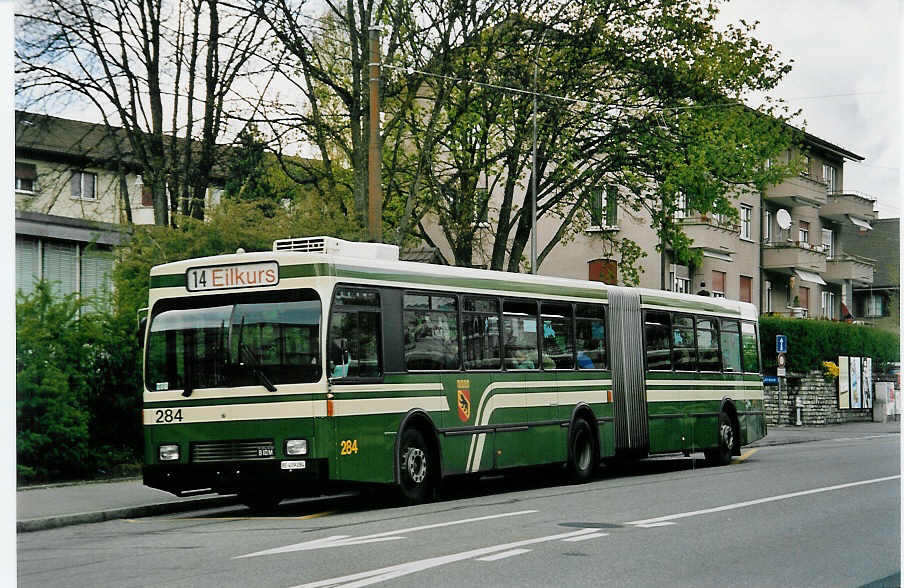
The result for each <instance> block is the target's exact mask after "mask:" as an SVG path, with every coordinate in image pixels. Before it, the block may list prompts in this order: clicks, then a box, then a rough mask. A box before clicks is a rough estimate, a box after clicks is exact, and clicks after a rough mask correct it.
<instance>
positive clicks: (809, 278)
mask: <svg viewBox="0 0 904 588" xmlns="http://www.w3.org/2000/svg"><path fill="white" fill-rule="evenodd" d="M794 275H795V276H797V277H798V278H800V279H801V280H803V281H805V282H812V283H814V284H819V285H821V286H825V285H826V281H825V280H823V279H822V277H821V276H820V275H819V274H815V273H813V272H808V271H804V270H799V269H796V270H794Z"/></svg>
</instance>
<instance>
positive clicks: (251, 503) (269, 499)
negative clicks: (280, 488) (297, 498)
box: [239, 492, 282, 514]
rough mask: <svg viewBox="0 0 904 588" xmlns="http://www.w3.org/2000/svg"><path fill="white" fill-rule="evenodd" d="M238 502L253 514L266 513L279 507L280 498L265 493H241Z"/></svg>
mask: <svg viewBox="0 0 904 588" xmlns="http://www.w3.org/2000/svg"><path fill="white" fill-rule="evenodd" d="M239 502H241V503H242V504H244V505H245V506H247V507H248V508H249V509H251V512H253V513H256V514H257V513H267V512H271V511H272V510H274V509H275V508H276V507H277V506H279V503H280V502H282V497H281V496H277V495H276V494H270V493H266V492H243V493H241V494H239Z"/></svg>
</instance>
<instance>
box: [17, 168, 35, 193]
mask: <svg viewBox="0 0 904 588" xmlns="http://www.w3.org/2000/svg"><path fill="white" fill-rule="evenodd" d="M37 178H38V170H37V168H36V167H35V164H33V163H18V162H16V191H17V192H34V191H35V180H36V179H37Z"/></svg>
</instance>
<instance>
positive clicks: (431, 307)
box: [402, 293, 458, 370]
mask: <svg viewBox="0 0 904 588" xmlns="http://www.w3.org/2000/svg"><path fill="white" fill-rule="evenodd" d="M404 306H405V310H404V311H403V312H402V329H403V336H404V353H405V368H406V369H408V370H457V369H458V299H457V298H456V297H455V296H440V295H437V294H422V293H406V294H405V296H404Z"/></svg>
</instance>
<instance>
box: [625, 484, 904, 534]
mask: <svg viewBox="0 0 904 588" xmlns="http://www.w3.org/2000/svg"><path fill="white" fill-rule="evenodd" d="M900 477H901V475H900V474H898V475H896V476H886V477H884V478H873V479H872V480H861V481H859V482H850V483H848V484H838V485H837V486H826V487H824V488H814V489H812V490H803V491H801V492H791V493H789V494H780V495H778V496H769V497H766V498H758V499H756V500H747V501H745V502H736V503H734V504H726V505H724V506H717V507H715V508H706V509H703V510H695V511H691V512H682V513H678V514H672V515H665V516H662V517H656V518H653V519H645V520H642V521H631V522H630V523H625V524H626V525H633V526H635V527H643V526H645V525H650V524H653V523H662V522H666V521H672V520H675V519H686V518H688V517H695V516H698V515H704V514H711V513H714V512H722V511H726V510H735V509H738V508H746V507H748V506H754V505H757V504H764V503H766V502H775V501H777V500H786V499H788V498H797V497H798V496H808V495H810V494H819V493H821V492H831V491H833V490H843V489H845V488H854V487H855V486H865V485H867V484H878V483H880V482H888V481H889V480H897V479H900Z"/></svg>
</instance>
